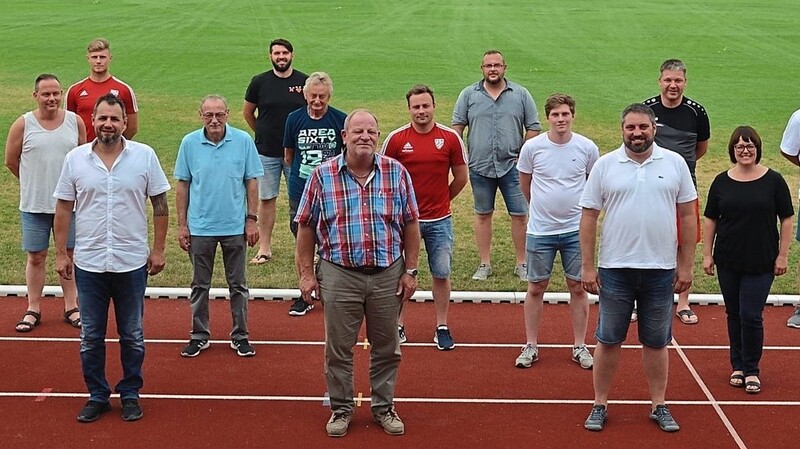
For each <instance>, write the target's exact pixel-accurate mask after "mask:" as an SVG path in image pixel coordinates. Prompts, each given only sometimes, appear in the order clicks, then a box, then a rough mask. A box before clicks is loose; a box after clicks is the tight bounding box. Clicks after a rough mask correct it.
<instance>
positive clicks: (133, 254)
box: [53, 139, 170, 273]
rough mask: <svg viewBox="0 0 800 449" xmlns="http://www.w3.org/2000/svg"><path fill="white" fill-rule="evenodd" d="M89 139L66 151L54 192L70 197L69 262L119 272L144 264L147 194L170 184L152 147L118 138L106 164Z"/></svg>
mask: <svg viewBox="0 0 800 449" xmlns="http://www.w3.org/2000/svg"><path fill="white" fill-rule="evenodd" d="M92 144H93V142H89V143H87V144H85V145H81V146H79V147H77V148H75V149H74V150H72V151H70V152H69V154H67V156H66V158H65V159H64V166H63V167H62V169H61V177H60V179H59V180H58V185H57V186H56V190H55V193H53V196H54V197H55V198H57V199H60V200H66V201H75V254H74V263H75V265H76V266H77V267H78V268H80V269H81V270H85V271H91V272H94V273H103V272H111V273H124V272H128V271H132V270H135V269H138V268H141V267H142V266H144V265H145V264H147V257H148V255H149V247H148V244H147V235H148V227H147V204H146V203H147V197H152V196H156V195H160V194H162V193H164V192H166V191H167V190H169V189H170V185H169V181H168V180H167V177H166V176H165V175H164V171H163V170H162V168H161V164H160V163H159V161H158V156H156V153H155V151H153V149H152V148H150V147H149V146H147V145H144V144H141V143H138V142H133V141H127V140H124V139H123V145H124V149H123V150H122V153H120V155H119V157H117V160H116V161H114V165H112V167H111V170H108V169H107V168H106V166H105V164H103V161H102V160H100V157H98V156H97V154H95V152H94V151H92Z"/></svg>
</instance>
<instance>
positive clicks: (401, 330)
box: [397, 324, 407, 345]
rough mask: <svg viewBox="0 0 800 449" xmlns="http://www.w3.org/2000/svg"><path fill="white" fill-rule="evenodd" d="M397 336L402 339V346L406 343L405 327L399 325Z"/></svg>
mask: <svg viewBox="0 0 800 449" xmlns="http://www.w3.org/2000/svg"><path fill="white" fill-rule="evenodd" d="M397 336H398V337H399V338H400V344H401V345H402V344H403V343H405V342H406V340H407V339H406V328H405V327H404V326H401V325H399V324H398V325H397Z"/></svg>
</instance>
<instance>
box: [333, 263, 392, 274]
mask: <svg viewBox="0 0 800 449" xmlns="http://www.w3.org/2000/svg"><path fill="white" fill-rule="evenodd" d="M335 265H337V266H339V267H340V268H344V269H345V270H347V271H355V272H356V273H361V274H366V275H373V274H378V273H380V272H381V271H383V270H385V269H386V268H388V267H375V266H363V267H346V266H344V265H339V264H335Z"/></svg>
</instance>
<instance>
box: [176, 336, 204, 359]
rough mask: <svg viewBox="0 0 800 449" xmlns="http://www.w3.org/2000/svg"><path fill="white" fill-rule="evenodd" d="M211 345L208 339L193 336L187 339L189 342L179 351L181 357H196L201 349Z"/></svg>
mask: <svg viewBox="0 0 800 449" xmlns="http://www.w3.org/2000/svg"><path fill="white" fill-rule="evenodd" d="M209 346H211V343H209V342H208V340H198V339H196V338H193V339H191V340H189V344H188V345H186V347H185V348H183V350H182V351H181V356H182V357H197V356H198V355H199V354H200V351H202V350H203V349H208V347H209Z"/></svg>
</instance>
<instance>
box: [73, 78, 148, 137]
mask: <svg viewBox="0 0 800 449" xmlns="http://www.w3.org/2000/svg"><path fill="white" fill-rule="evenodd" d="M106 94H114V95H115V96H117V97H118V98H119V99H120V100H121V101H122V104H124V105H125V113H126V114H134V113H137V112H139V104H138V103H136V94H134V93H133V89H132V88H131V86H129V85H127V84H125V83H124V82H123V81H122V80H120V79H117V78H115V77H113V76H112V77H111V78H109V79H107V80H105V81H103V82H101V83H98V82H95V81H92V80H91V79H90V78H89V77H86V78H84V79H82V80H80V81H78V82H77V83H75V84H73V85H72V86H70V87H69V89H68V90H67V110H68V111H72V112H74V113H76V114H78V116H79V117H80V118H81V119H83V123H84V124H85V125H86V140H87V141H89V142H91V141H92V140H94V138H95V137H96V136H95V134H94V126H92V113H93V112H94V105H95V103H97V99H98V98H100V97H102V96H103V95H106Z"/></svg>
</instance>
